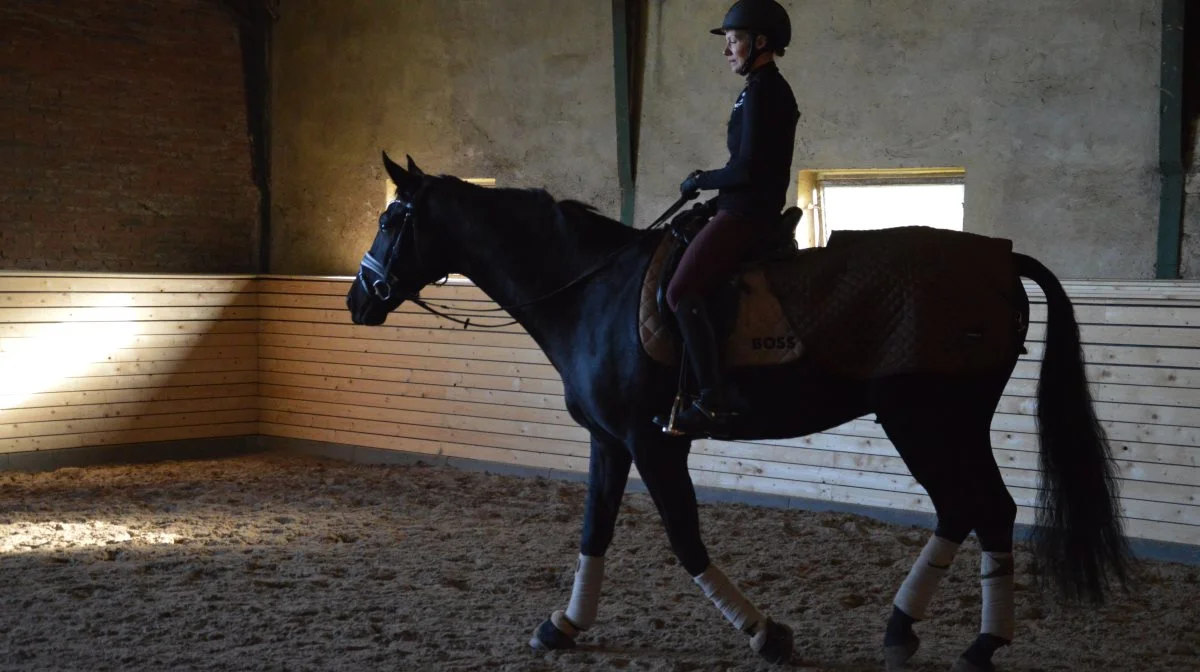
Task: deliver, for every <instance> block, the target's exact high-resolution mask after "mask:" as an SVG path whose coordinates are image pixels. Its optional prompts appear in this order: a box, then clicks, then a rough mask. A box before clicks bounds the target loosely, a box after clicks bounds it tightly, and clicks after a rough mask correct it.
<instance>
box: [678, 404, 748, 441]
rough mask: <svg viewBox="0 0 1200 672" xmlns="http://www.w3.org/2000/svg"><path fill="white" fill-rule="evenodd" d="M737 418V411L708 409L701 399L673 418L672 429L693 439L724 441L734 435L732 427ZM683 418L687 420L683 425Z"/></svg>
mask: <svg viewBox="0 0 1200 672" xmlns="http://www.w3.org/2000/svg"><path fill="white" fill-rule="evenodd" d="M689 411H690V412H689ZM737 416H738V414H737V412H736V411H733V410H729V409H719V410H718V409H712V408H708V407H706V406H705V405H704V404H703V403H701V401H700V399H694V400H692V403H691V404H690V405H689V406H688V407H687V408H686V409H684V410H681V411H680V412H679V413H678V414H676V415H675V416H673V418H672V419H673V422H672V425H671V428H672V429H673V430H674V431H675V432H677V433H679V434H685V435H688V436H691V437H693V438H711V439H724V438H729V437H730V436H731V435H732V434H733V430H732V427H731V426H730V425H731V423H732V422H733V421H734V420H735V419H736V418H737ZM681 418H683V419H685V422H684V424H683V425H680V424H679V420H680V419H681ZM687 420H690V422H688V421H687Z"/></svg>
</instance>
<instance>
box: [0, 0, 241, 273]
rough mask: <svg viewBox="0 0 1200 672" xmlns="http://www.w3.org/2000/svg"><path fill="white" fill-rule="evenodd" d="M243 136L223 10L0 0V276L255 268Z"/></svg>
mask: <svg viewBox="0 0 1200 672" xmlns="http://www.w3.org/2000/svg"><path fill="white" fill-rule="evenodd" d="M246 128H247V126H246V112H245V97H244V84H243V76H242V64H241V52H240V48H239V45H238V29H237V24H236V22H235V21H234V19H233V18H232V17H231V16H230V15H228V14H226V13H225V11H224V10H223V9H222V8H221V5H220V3H219V2H218V0H0V269H22V270H30V269H31V270H42V269H46V270H60V271H120V272H164V271H165V272H197V273H198V272H210V273H211V272H247V271H253V270H256V266H257V260H258V245H259V242H258V238H259V232H258V227H259V224H258V192H257V189H256V188H255V186H254V183H253V176H252V172H251V156H250V143H249V140H248V138H247V131H246Z"/></svg>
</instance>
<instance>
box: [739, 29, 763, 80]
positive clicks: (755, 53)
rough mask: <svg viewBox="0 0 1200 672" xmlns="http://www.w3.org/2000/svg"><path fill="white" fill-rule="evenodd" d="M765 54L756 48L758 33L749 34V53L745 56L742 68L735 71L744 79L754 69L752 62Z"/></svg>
mask: <svg viewBox="0 0 1200 672" xmlns="http://www.w3.org/2000/svg"><path fill="white" fill-rule="evenodd" d="M764 53H765V52H764V51H763V50H762V49H759V48H758V33H750V53H749V54H748V55H747V56H746V62H745V63H743V64H742V67H740V68H738V69H737V74H739V75H741V76H742V77H745V76H746V75H749V74H750V71H751V70H753V69H754V62H755V61H757V60H758V57H759V56H762V55H763V54H764Z"/></svg>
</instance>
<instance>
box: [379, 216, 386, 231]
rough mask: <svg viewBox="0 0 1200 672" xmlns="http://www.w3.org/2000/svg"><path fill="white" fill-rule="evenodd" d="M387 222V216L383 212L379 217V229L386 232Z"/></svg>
mask: <svg viewBox="0 0 1200 672" xmlns="http://www.w3.org/2000/svg"><path fill="white" fill-rule="evenodd" d="M387 222H388V216H387V213H386V212H385V213H383V214H382V215H380V216H379V228H380V229H383V230H385V231H386V230H387V228H388V227H387Z"/></svg>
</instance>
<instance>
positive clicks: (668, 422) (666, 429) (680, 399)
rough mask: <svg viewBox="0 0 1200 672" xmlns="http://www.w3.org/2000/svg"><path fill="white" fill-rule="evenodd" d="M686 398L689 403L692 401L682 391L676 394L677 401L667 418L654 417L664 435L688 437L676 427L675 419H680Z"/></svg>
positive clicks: (672, 405)
mask: <svg viewBox="0 0 1200 672" xmlns="http://www.w3.org/2000/svg"><path fill="white" fill-rule="evenodd" d="M685 398H686V399H688V400H689V401H690V400H691V397H690V396H686V395H684V393H683V391H682V390H681V391H679V392H677V393H676V394H675V401H674V402H673V403H672V404H671V412H670V413H668V414H667V417H665V418H664V417H662V416H661V415H656V416H654V418H653V422H654V424H656V425H658V426H659V427H661V428H662V431H663V434H666V435H667V436H685V435H687V432H685V431H683V430H681V429H679V428H678V427H676V426H675V419H676V418H677V417H679V412H680V411H681V410H683V407H684V406H683V405H684V403H685V402H684V399H685Z"/></svg>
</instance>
